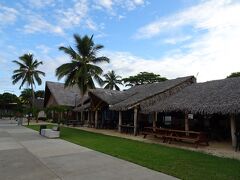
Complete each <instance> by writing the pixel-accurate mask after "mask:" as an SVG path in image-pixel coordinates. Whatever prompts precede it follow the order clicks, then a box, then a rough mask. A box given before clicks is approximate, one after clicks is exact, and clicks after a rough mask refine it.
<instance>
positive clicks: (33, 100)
mask: <svg viewBox="0 0 240 180" xmlns="http://www.w3.org/2000/svg"><path fill="white" fill-rule="evenodd" d="M31 90H32V106H31V109H32V117H34V116H33V112H34V106H35V105H34V102H35V96H34V90H33V83H31Z"/></svg>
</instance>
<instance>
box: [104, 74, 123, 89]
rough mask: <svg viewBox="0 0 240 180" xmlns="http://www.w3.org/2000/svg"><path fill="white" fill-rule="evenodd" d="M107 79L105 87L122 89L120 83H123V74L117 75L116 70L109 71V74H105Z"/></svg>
mask: <svg viewBox="0 0 240 180" xmlns="http://www.w3.org/2000/svg"><path fill="white" fill-rule="evenodd" d="M103 76H104V78H105V80H104V81H103V82H104V84H106V85H105V87H104V89H112V90H113V89H116V90H118V91H119V90H120V88H119V86H118V84H121V85H122V80H121V78H122V77H121V76H118V75H116V73H115V71H113V70H112V71H109V72H108V73H107V74H104V75H103Z"/></svg>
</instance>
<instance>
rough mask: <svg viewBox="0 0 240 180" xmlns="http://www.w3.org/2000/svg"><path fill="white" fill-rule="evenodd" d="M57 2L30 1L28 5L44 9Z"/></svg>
mask: <svg viewBox="0 0 240 180" xmlns="http://www.w3.org/2000/svg"><path fill="white" fill-rule="evenodd" d="M54 2H55V0H28V4H29V5H30V6H32V7H34V8H43V7H46V6H50V5H53V4H54Z"/></svg>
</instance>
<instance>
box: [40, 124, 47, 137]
mask: <svg viewBox="0 0 240 180" xmlns="http://www.w3.org/2000/svg"><path fill="white" fill-rule="evenodd" d="M42 129H47V125H40V127H39V134H40V135H41V130H42Z"/></svg>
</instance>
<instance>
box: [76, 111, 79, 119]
mask: <svg viewBox="0 0 240 180" xmlns="http://www.w3.org/2000/svg"><path fill="white" fill-rule="evenodd" d="M76 113H77V121H79V116H78V115H79V114H78V112H76Z"/></svg>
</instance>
